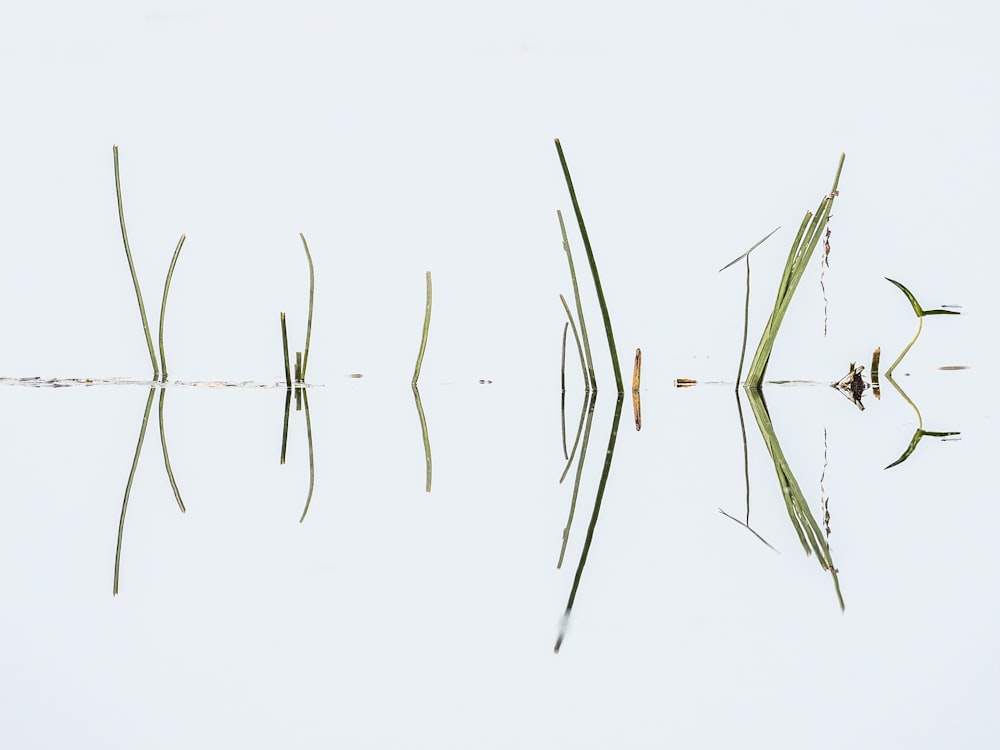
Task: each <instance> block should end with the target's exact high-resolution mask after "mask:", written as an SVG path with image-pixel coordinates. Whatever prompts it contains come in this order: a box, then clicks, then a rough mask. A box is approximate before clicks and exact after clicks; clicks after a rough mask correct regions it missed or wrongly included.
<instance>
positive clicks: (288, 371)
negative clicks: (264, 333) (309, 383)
mask: <svg viewBox="0 0 1000 750" xmlns="http://www.w3.org/2000/svg"><path fill="white" fill-rule="evenodd" d="M281 344H282V347H283V348H284V350H285V387H286V388H288V390H291V389H292V368H291V365H289V363H288V326H286V325H285V314H284V313H281Z"/></svg>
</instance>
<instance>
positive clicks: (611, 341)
mask: <svg viewBox="0 0 1000 750" xmlns="http://www.w3.org/2000/svg"><path fill="white" fill-rule="evenodd" d="M555 143H556V151H557V152H558V154H559V163H560V164H561V165H562V170H563V175H564V176H565V178H566V187H567V188H568V189H569V197H570V200H571V201H572V203H573V211H574V213H576V221H577V224H578V225H579V227H580V236H581V237H582V238H583V248H584V250H586V251H587V262H588V263H589V264H590V273H591V275H592V276H593V277H594V288H595V289H596V291H597V301H598V302H599V303H600V305H601V316H602V317H603V318H604V331H605V333H606V334H607V337H608V349H609V350H610V352H611V364H612V366H613V367H614V371H615V385H616V386H617V388H618V393H619V394H620V395H624V393H625V387H624V385H623V384H622V371H621V366H620V365H619V363H618V349H617V347H616V346H615V335H614V332H613V331H612V330H611V316H610V314H609V313H608V303H607V301H606V300H605V299H604V288H603V287H602V286H601V276H600V274H599V273H598V271H597V261H596V260H595V258H594V250H593V248H592V247H591V246H590V236H589V235H588V234H587V226H586V224H584V221H583V212H582V211H581V210H580V202H579V201H578V200H577V198H576V190H575V189H574V188H573V178H572V177H571V176H570V173H569V165H568V164H567V163H566V155H565V154H564V153H563V148H562V144H561V143H559V139H558V138H556V139H555ZM596 388H597V386H596V383H595V384H594V389H595V390H596Z"/></svg>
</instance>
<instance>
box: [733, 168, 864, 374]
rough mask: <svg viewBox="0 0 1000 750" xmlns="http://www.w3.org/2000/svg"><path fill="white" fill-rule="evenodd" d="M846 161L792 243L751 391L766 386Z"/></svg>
mask: <svg viewBox="0 0 1000 750" xmlns="http://www.w3.org/2000/svg"><path fill="white" fill-rule="evenodd" d="M844 158H845V155H844V154H841V155H840V162H839V164H838V165H837V173H836V175H835V176H834V178H833V187H832V188H831V189H830V192H829V194H827V195H826V196H825V197H824V198H823V200H821V201H820V204H819V207H818V208H817V209H816V213H815V214H813V213H811V212H808V211H807V212H806V215H805V217H804V218H803V219H802V224H801V225H800V226H799V231H798V233H797V234H796V235H795V240H794V241H793V242H792V247H791V250H789V253H788V260H787V261H786V262H785V268H784V271H783V272H782V275H781V281H780V283H779V284H778V293H777V297H776V299H775V301H774V307H773V309H772V310H771V315H770V317H769V318H768V321H767V325H765V326H764V332H763V333H762V334H761V337H760V343H759V344H758V345H757V351H756V352H755V354H754V357H753V360H752V361H751V363H750V369H749V371H748V372H747V380H746V386H747V387H748V388H754V389H760V387H761V385H763V382H764V374H765V373H766V372H767V365H768V362H769V361H770V359H771V351H772V350H773V348H774V342H775V340H776V339H777V337H778V330H779V329H780V328H781V322H782V321H783V320H784V318H785V313H786V312H787V311H788V306H789V305H790V304H791V301H792V297H793V296H794V295H795V290H796V289H797V288H798V285H799V281H801V279H802V275H803V274H804V273H805V269H806V267H807V265H808V264H809V260H810V258H812V254H813V251H814V250H815V249H816V246H817V245H818V244H819V241H820V239H821V238H822V236H823V230H824V229H825V228H826V225H827V222H828V221H829V220H830V211H831V210H832V209H833V201H834V199H835V198H836V197H837V195H838V194H839V191H838V186H839V184H840V173H841V171H842V170H843V168H844Z"/></svg>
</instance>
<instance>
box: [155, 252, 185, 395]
mask: <svg viewBox="0 0 1000 750" xmlns="http://www.w3.org/2000/svg"><path fill="white" fill-rule="evenodd" d="M184 240H185V235H183V234H182V235H181V238H180V239H179V240H178V241H177V249H176V250H174V257H173V258H171V259H170V268H169V269H168V270H167V278H166V279H165V280H164V282H163V301H162V302H161V303H160V362H161V363H162V364H163V382H164V383H166V382H167V354H166V352H165V351H164V350H163V320H164V319H165V318H166V317H167V292H169V291H170V280H171V279H173V278H174V267H175V266H176V265H177V258H178V257H180V254H181V248H182V247H184Z"/></svg>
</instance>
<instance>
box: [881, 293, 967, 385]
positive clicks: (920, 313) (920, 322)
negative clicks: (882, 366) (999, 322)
mask: <svg viewBox="0 0 1000 750" xmlns="http://www.w3.org/2000/svg"><path fill="white" fill-rule="evenodd" d="M885 280H886V281H888V282H889V283H890V284H894V285H895V286H896V287H897V288H898V289H899V290H900V291H901V292H902V293H903V294H904V295H906V299H907V300H909V302H910V306H911V307H912V308H913V312H914V313H915V314H916V316H917V332H916V333H915V334H914V335H913V338H912V339H910V343H909V344H907V345H906V348H905V349H903V351H902V352H900V354H899V356H898V357H896V361H895V362H893V363H892V364H891V365H889V369H888V370H886V371H885V376H886V377H887V378H890V379H891V378H892V373H893V371H894V370H895V369H896V366H897V365H899V363H900V362H902V361H903V357H905V356H906V355H907V353H908V352H909V351H910V349H911V348H912V347H913V345H914V344H915V343H917V339H918V338H920V332H921V331H922V330H923V328H924V318H925V317H926V316H928V315H959V314H960V313H959V312H958V311H957V310H925V309H924V308H922V307H921V306H920V303H919V302H917V298H916V297H914V296H913V292H911V291H910V290H909V289H907V288H906V287H905V286H903V285H902V284H900V283H899V282H898V281H896V280H894V279H890V278H889V277H888V276H886V277H885Z"/></svg>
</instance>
